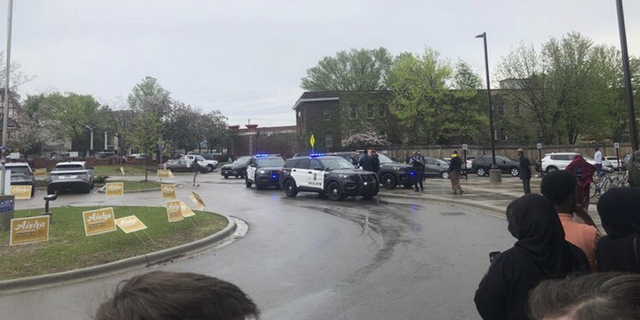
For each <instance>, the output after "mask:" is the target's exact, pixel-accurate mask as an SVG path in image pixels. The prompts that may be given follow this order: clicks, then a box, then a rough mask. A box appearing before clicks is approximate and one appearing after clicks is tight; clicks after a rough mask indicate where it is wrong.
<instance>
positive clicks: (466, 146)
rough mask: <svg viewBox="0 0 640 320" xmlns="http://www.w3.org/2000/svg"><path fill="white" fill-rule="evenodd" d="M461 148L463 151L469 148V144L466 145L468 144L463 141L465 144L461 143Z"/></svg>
mask: <svg viewBox="0 0 640 320" xmlns="http://www.w3.org/2000/svg"><path fill="white" fill-rule="evenodd" d="M462 150H464V151H467V150H469V145H468V144H466V143H465V144H463V145H462Z"/></svg>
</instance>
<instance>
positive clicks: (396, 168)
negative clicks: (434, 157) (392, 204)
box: [332, 150, 416, 189]
mask: <svg viewBox="0 0 640 320" xmlns="http://www.w3.org/2000/svg"><path fill="white" fill-rule="evenodd" d="M353 153H354V152H335V153H332V155H337V156H340V157H343V158H344V159H346V160H347V161H349V160H350V159H351V156H352V155H353ZM355 153H357V154H358V162H359V161H360V159H362V157H364V155H365V154H366V152H365V151H364V150H358V151H355ZM378 160H380V171H378V177H380V183H382V186H384V187H385V188H386V189H395V188H396V187H397V186H404V187H405V188H411V186H413V184H414V183H415V181H414V178H415V174H416V173H415V171H414V169H413V167H412V166H411V165H408V164H406V163H399V162H396V161H393V160H391V159H390V158H389V157H387V156H385V155H384V154H382V153H378Z"/></svg>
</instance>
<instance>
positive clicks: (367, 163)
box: [359, 149, 374, 172]
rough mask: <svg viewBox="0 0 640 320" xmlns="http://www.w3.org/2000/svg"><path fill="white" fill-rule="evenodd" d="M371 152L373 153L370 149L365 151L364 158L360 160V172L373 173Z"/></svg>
mask: <svg viewBox="0 0 640 320" xmlns="http://www.w3.org/2000/svg"><path fill="white" fill-rule="evenodd" d="M373 152H374V151H373V150H372V149H369V150H367V154H365V155H364V157H362V159H360V162H359V164H360V168H362V170H364V171H370V172H374V170H373V169H374V163H373V161H374V160H373Z"/></svg>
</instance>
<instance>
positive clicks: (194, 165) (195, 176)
mask: <svg viewBox="0 0 640 320" xmlns="http://www.w3.org/2000/svg"><path fill="white" fill-rule="evenodd" d="M200 170H201V169H200V164H199V163H198V159H196V158H195V157H194V158H193V162H191V171H193V186H194V187H195V186H196V185H197V186H198V187H199V186H200V183H198V173H200Z"/></svg>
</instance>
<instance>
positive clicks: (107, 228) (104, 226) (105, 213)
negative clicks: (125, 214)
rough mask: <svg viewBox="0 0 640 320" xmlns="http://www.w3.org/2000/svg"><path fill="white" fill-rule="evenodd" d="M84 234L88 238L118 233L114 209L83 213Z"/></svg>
mask: <svg viewBox="0 0 640 320" xmlns="http://www.w3.org/2000/svg"><path fill="white" fill-rule="evenodd" d="M82 218H83V220H84V232H85V234H86V235H87V236H95V235H97V234H102V233H107V232H112V231H116V221H115V216H114V214H113V208H102V209H97V210H89V211H85V212H83V213H82Z"/></svg>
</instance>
